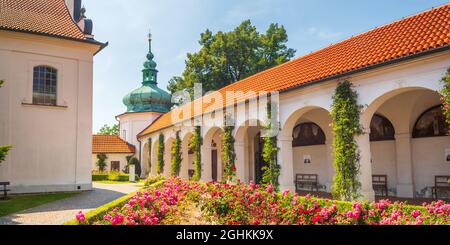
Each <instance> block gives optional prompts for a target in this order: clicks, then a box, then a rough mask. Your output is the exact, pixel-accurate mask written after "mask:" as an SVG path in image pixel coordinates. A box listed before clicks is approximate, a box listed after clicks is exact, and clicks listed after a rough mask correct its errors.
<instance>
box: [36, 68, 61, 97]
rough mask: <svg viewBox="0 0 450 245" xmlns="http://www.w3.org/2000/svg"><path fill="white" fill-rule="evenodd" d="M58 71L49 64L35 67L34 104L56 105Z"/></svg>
mask: <svg viewBox="0 0 450 245" xmlns="http://www.w3.org/2000/svg"><path fill="white" fill-rule="evenodd" d="M57 79H58V71H57V70H56V69H55V68H52V67H49V66H36V67H34V68H33V104H38V105H56V85H57Z"/></svg>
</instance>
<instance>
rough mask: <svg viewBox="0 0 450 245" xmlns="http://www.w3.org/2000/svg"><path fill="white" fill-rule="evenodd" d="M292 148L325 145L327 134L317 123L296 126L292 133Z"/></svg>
mask: <svg viewBox="0 0 450 245" xmlns="http://www.w3.org/2000/svg"><path fill="white" fill-rule="evenodd" d="M292 137H293V138H294V139H293V141H292V146H293V147H296V146H309V145H324V144H325V134H324V132H323V131H322V129H321V128H320V127H319V126H318V125H317V124H315V123H312V122H307V123H301V124H299V125H297V126H295V128H294V131H293V133H292Z"/></svg>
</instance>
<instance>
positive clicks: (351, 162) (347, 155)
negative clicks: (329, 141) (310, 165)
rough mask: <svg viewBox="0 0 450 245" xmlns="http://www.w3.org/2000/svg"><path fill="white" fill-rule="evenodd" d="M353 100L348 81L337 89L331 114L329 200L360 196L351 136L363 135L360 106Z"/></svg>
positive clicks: (355, 97)
mask: <svg viewBox="0 0 450 245" xmlns="http://www.w3.org/2000/svg"><path fill="white" fill-rule="evenodd" d="M357 100H358V94H357V93H356V91H354V90H353V88H352V84H351V83H350V82H349V81H344V82H341V83H339V84H338V85H337V87H336V92H335V94H334V96H333V105H332V110H331V117H332V127H333V133H334V139H333V148H334V157H335V159H334V169H335V175H334V188H333V196H334V197H335V198H337V199H340V200H345V201H351V200H355V199H357V198H359V196H360V194H359V189H360V186H361V183H360V182H359V179H358V175H359V152H358V145H357V143H356V140H355V136H357V135H360V134H362V133H363V132H362V128H361V125H360V123H359V115H360V109H361V106H359V105H358V102H357Z"/></svg>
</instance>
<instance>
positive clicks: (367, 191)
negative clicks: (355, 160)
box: [356, 133, 375, 201]
mask: <svg viewBox="0 0 450 245" xmlns="http://www.w3.org/2000/svg"><path fill="white" fill-rule="evenodd" d="M356 142H357V144H358V150H359V153H360V161H359V164H360V171H359V172H360V173H359V181H360V183H361V194H362V196H363V198H364V199H366V200H369V201H373V200H375V192H374V191H373V186H372V164H371V158H372V157H371V152H370V140H369V133H366V134H361V135H359V136H357V137H356Z"/></svg>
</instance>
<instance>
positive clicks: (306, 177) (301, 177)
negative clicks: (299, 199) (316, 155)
mask: <svg viewBox="0 0 450 245" xmlns="http://www.w3.org/2000/svg"><path fill="white" fill-rule="evenodd" d="M318 179H319V176H318V175H317V174H296V175H295V181H294V184H295V191H297V192H298V191H301V190H300V189H301V188H311V191H314V190H316V192H318V191H319V182H318Z"/></svg>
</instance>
